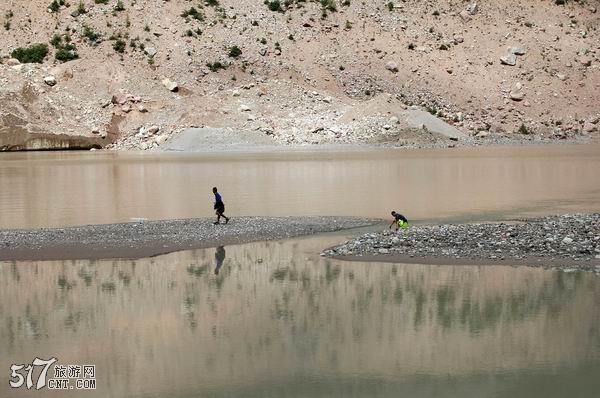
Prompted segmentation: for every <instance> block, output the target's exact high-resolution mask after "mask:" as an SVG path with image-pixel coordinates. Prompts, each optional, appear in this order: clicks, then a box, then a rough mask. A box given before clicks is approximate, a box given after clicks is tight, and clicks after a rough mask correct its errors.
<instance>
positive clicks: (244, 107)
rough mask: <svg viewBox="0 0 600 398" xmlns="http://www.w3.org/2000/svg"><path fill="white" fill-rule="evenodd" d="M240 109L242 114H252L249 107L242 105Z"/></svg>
mask: <svg viewBox="0 0 600 398" xmlns="http://www.w3.org/2000/svg"><path fill="white" fill-rule="evenodd" d="M238 109H239V111H240V112H250V107H249V106H248V105H240V107H239V108H238Z"/></svg>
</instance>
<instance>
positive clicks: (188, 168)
mask: <svg viewBox="0 0 600 398" xmlns="http://www.w3.org/2000/svg"><path fill="white" fill-rule="evenodd" d="M599 172H600V145H597V144H596V145H577V146H547V147H527V148H486V149H482V148H471V149H446V150H423V151H377V150H373V151H350V152H348V151H346V152H328V151H320V152H308V151H297V152H291V153H275V154H267V153H235V154H191V155H189V154H181V153H165V154H152V153H150V154H135V153H131V154H128V153H104V152H83V153H82V152H28V153H16V154H2V156H1V157H0V186H1V187H2V189H0V228H20V227H25V228H30V227H48V226H50V227H56V226H65V225H81V224H98V223H112V222H121V221H128V220H130V219H132V218H148V219H169V218H188V217H202V216H212V215H213V210H212V202H213V197H212V193H211V188H212V187H213V186H218V187H219V189H220V191H221V192H222V194H223V198H224V200H225V204H226V207H227V211H226V214H230V215H233V216H235V215H236V214H240V215H276V216H281V215H347V216H353V215H355V216H366V217H382V218H383V217H387V216H388V214H389V211H391V210H392V209H395V210H398V211H400V212H402V213H403V214H405V215H406V216H407V217H408V218H409V219H411V220H424V221H434V222H435V221H438V220H448V219H451V220H465V219H498V218H509V217H518V216H531V215H544V214H556V213H565V212H577V211H600V177H598V175H599V174H600V173H599Z"/></svg>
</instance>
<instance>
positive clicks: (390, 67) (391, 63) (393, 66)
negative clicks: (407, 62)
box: [385, 61, 398, 73]
mask: <svg viewBox="0 0 600 398" xmlns="http://www.w3.org/2000/svg"><path fill="white" fill-rule="evenodd" d="M385 69H387V70H389V71H390V72H394V73H396V72H398V64H397V63H396V62H394V61H389V62H388V63H387V64H385Z"/></svg>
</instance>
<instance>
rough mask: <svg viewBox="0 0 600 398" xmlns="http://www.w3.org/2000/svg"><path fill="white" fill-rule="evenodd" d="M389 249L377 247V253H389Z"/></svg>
mask: <svg viewBox="0 0 600 398" xmlns="http://www.w3.org/2000/svg"><path fill="white" fill-rule="evenodd" d="M389 252H390V251H389V250H388V249H383V248H382V249H379V254H389Z"/></svg>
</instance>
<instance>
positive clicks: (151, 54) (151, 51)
mask: <svg viewBox="0 0 600 398" xmlns="http://www.w3.org/2000/svg"><path fill="white" fill-rule="evenodd" d="M144 52H145V53H146V55H147V56H149V57H150V58H154V56H155V55H156V53H157V52H158V51H157V50H156V48H154V47H146V48H144Z"/></svg>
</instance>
